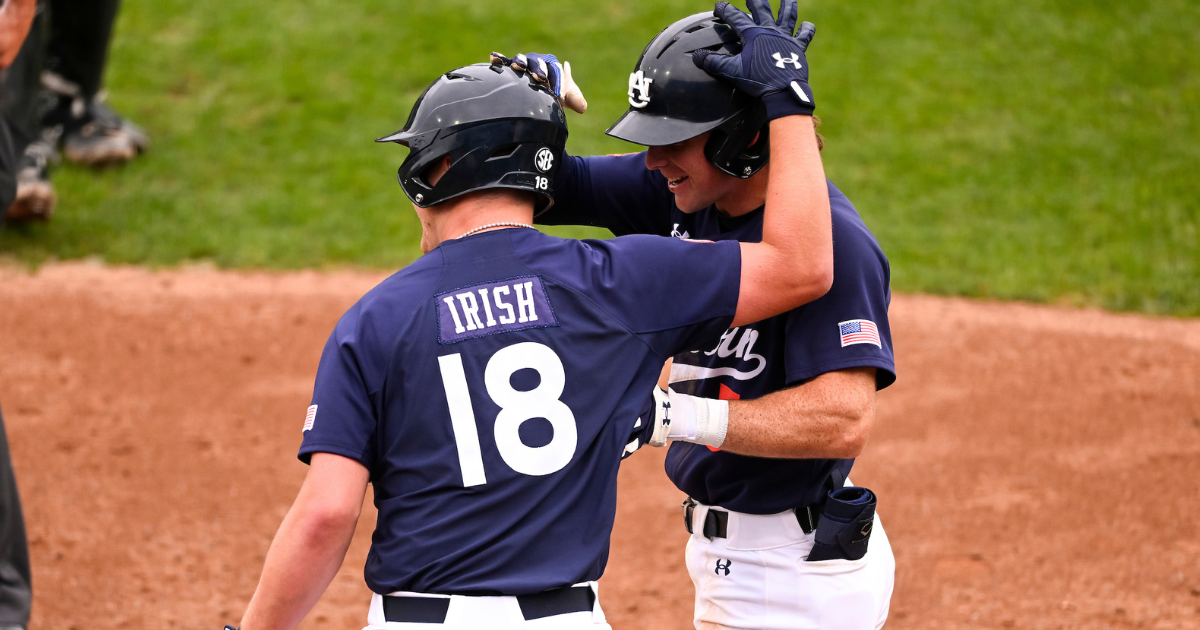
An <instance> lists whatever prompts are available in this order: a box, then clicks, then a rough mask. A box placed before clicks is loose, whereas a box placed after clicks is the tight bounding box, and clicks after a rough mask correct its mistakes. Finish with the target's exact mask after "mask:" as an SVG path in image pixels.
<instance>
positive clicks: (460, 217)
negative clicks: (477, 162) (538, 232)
mask: <svg viewBox="0 0 1200 630" xmlns="http://www.w3.org/2000/svg"><path fill="white" fill-rule="evenodd" d="M418 215H419V216H420V218H421V229H422V234H421V250H422V251H424V252H425V253H429V252H430V251H432V250H433V249H434V248H435V247H437V246H438V245H440V244H441V243H442V242H444V241H449V240H453V239H456V238H458V237H460V236H462V235H464V234H467V233H468V232H471V231H472V230H475V229H477V228H479V227H482V226H485V225H490V224H493V223H520V224H524V225H530V224H532V223H533V203H532V202H531V201H530V200H529V199H527V198H525V197H523V196H519V195H515V194H505V193H504V192H499V193H493V192H491V191H489V192H487V193H479V194H469V195H464V196H462V197H460V198H458V199H455V200H453V201H448V202H446V203H444V204H441V205H439V206H435V207H433V208H426V209H421V210H418ZM504 227H506V226H500V227H494V228H488V229H485V230H479V231H478V232H475V234H478V233H480V232H489V231H491V230H496V229H504Z"/></svg>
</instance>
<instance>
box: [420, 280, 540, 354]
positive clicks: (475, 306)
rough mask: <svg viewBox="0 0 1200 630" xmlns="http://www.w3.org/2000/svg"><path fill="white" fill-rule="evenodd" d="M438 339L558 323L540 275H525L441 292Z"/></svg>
mask: <svg viewBox="0 0 1200 630" xmlns="http://www.w3.org/2000/svg"><path fill="white" fill-rule="evenodd" d="M434 300H436V301H437V309H438V343H442V344H451V343H457V342H459V341H462V340H464V339H473V338H475V337H486V336H488V335H497V334H500V333H506V332H512V331H514V330H526V329H528V328H547V327H550V326H558V318H557V317H555V315H554V309H553V308H552V307H551V306H550V297H549V296H548V295H546V288H545V287H544V286H542V280H541V278H538V277H537V276H526V277H522V278H510V279H508V280H504V281H501V282H491V283H488V284H477V285H475V286H470V287H464V288H461V289H455V290H454V291H447V292H445V293H440V294H438V295H437V296H435V297H434Z"/></svg>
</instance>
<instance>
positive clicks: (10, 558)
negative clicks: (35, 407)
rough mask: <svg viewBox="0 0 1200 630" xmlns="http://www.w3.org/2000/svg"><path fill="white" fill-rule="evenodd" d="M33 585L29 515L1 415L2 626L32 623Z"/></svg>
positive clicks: (0, 626)
mask: <svg viewBox="0 0 1200 630" xmlns="http://www.w3.org/2000/svg"><path fill="white" fill-rule="evenodd" d="M30 585H31V581H30V574H29V545H28V543H27V542H26V540H25V518H24V516H23V515H22V513H21V497H20V496H18V495H17V479H16V477H15V476H14V475H13V469H12V461H11V459H10V457H9V453H8V438H7V436H6V434H5V432H4V416H3V415H0V628H11V627H13V626H18V627H21V628H24V627H25V626H26V625H27V624H28V623H29V606H30V603H31V602H32V600H33V594H32V593H33V592H32V589H31V587H30Z"/></svg>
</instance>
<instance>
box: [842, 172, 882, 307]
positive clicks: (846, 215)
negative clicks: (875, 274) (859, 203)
mask: <svg viewBox="0 0 1200 630" xmlns="http://www.w3.org/2000/svg"><path fill="white" fill-rule="evenodd" d="M829 207H830V210H831V211H832V219H833V257H834V266H835V269H834V282H835V283H836V282H837V271H838V270H837V269H836V267H837V266H839V263H841V265H845V264H848V263H850V262H855V263H858V264H856V265H855V266H856V267H857V266H859V265H860V264H865V265H870V266H875V267H881V268H883V269H884V270H886V269H888V267H889V265H888V259H887V256H886V255H885V254H884V253H883V248H882V247H880V246H879V240H878V239H876V238H875V234H873V233H872V232H871V229H870V228H868V227H867V224H866V223H865V222H864V221H863V220H862V217H861V216H859V214H858V210H857V209H855V207H854V204H853V203H851V202H850V199H849V198H848V197H846V195H845V194H844V193H842V191H840V190H838V188H837V187H836V186H834V185H833V182H830V183H829Z"/></svg>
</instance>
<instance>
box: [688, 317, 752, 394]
mask: <svg viewBox="0 0 1200 630" xmlns="http://www.w3.org/2000/svg"><path fill="white" fill-rule="evenodd" d="M739 331H741V333H742V336H741V339H738V332H739ZM758 336H759V333H758V331H757V330H755V329H753V328H730V329H729V330H726V331H725V333H724V334H722V335H721V340H720V341H719V342H717V347H715V348H713V349H712V350H709V351H708V352H705V353H704V356H708V357H711V356H713V355H716V357H717V358H718V359H725V358H728V357H733V358H734V360H735V361H736V363H735V365H733V366H726V367H706V366H700V365H688V364H686V363H683V362H681V361H676V362H675V363H674V365H672V366H671V382H672V383H674V382H678V381H695V380H702V379H706V378H717V377H720V376H731V377H733V378H735V379H737V380H739V381H748V380H750V379H752V378H754V377H755V376H758V375H759V374H762V371H763V370H764V369H766V367H767V358H766V357H764V356H763V355H761V354H754V353H753V352H752V350H753V349H754V344H755V342H757V341H758ZM735 339H736V340H737V345H734V343H733V342H734V340H735ZM699 353H700V351H699V350H694V351H693V352H692V354H699ZM738 368H742V369H738Z"/></svg>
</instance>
